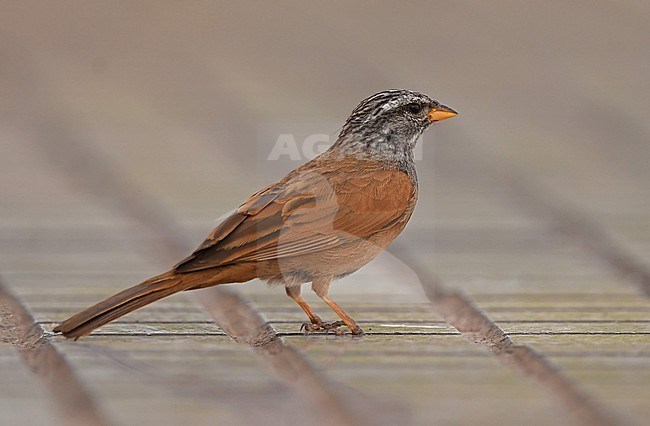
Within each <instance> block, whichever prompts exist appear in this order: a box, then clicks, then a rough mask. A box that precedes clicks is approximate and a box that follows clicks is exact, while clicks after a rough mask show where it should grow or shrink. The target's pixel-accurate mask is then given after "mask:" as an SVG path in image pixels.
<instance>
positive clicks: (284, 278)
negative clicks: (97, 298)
mask: <svg viewBox="0 0 650 426" xmlns="http://www.w3.org/2000/svg"><path fill="white" fill-rule="evenodd" d="M457 114H458V113H457V112H456V111H454V110H453V109H451V108H450V107H447V106H445V105H443V104H441V103H439V102H438V101H436V100H434V99H432V98H430V97H429V96H427V95H424V94H422V93H419V92H415V91H411V90H401V89H400V90H386V91H382V92H379V93H376V94H374V95H372V96H370V97H368V98H366V99H364V100H363V101H361V102H360V103H359V104H358V105H357V106H356V108H354V110H353V111H352V113H351V114H350V116H349V118H348V119H347V120H346V122H345V124H344V125H343V127H342V128H341V131H340V133H339V135H338V138H337V140H336V141H335V142H334V143H333V144H332V146H331V147H330V148H329V149H328V150H327V151H325V152H324V153H322V154H321V155H319V156H317V157H315V158H314V159H312V160H311V161H309V162H307V163H305V164H303V165H302V166H300V167H298V168H296V169H295V170H293V171H291V172H289V174H287V175H286V176H285V177H284V178H282V179H280V180H279V181H277V182H275V183H272V184H271V185H268V186H267V187H265V188H263V189H261V190H259V191H258V192H256V193H254V194H253V195H252V196H250V197H249V198H248V199H247V200H246V202H244V203H243V204H242V205H241V206H239V208H238V209H237V210H236V211H234V212H233V213H232V214H230V215H229V216H228V217H227V218H226V219H225V220H223V221H222V222H221V223H220V224H219V225H218V226H217V227H216V228H214V229H213V230H212V232H210V234H209V235H208V237H207V238H206V239H205V241H204V242H203V243H202V244H201V245H200V246H199V247H198V248H197V249H196V250H195V251H194V252H193V253H192V254H191V255H189V256H188V257H187V258H185V259H183V260H182V261H180V262H179V263H178V264H176V265H175V266H174V267H172V268H171V269H170V270H169V271H167V272H164V273H162V274H160V275H157V276H155V277H152V278H149V279H147V280H145V281H144V282H142V283H140V284H137V285H135V286H133V287H130V288H128V289H126V290H123V291H121V292H119V293H117V294H115V295H113V296H111V297H109V298H108V299H106V300H104V301H101V302H99V303H97V304H95V305H93V306H91V307H89V308H87V309H85V310H83V311H81V312H79V313H77V314H75V315H74V316H72V317H70V318H69V319H67V320H65V321H63V322H62V323H61V324H59V325H57V326H56V327H55V328H54V329H53V331H54V332H55V333H62V334H63V336H65V337H68V338H74V339H75V340H76V339H78V338H79V337H81V336H85V335H88V334H90V333H91V332H92V331H93V330H95V329H96V328H98V327H101V326H102V325H105V324H107V323H109V322H111V321H113V320H115V319H117V318H120V317H122V316H123V315H126V314H128V313H129V312H132V311H134V310H136V309H139V308H141V307H143V306H145V305H148V304H150V303H152V302H155V301H157V300H159V299H162V298H164V297H167V296H170V295H172V294H175V293H178V292H181V291H188V290H195V289H200V288H205V287H211V286H215V285H220V284H228V283H242V282H246V281H250V280H252V279H255V278H259V279H261V280H264V281H266V282H267V283H268V284H270V285H283V286H284V287H285V292H286V294H287V296H289V297H290V298H292V299H293V300H294V301H295V302H296V303H297V304H298V305H299V306H300V308H302V310H303V311H304V312H305V313H306V314H307V317H308V318H309V323H305V324H303V327H302V329H303V330H304V331H305V332H318V331H325V332H329V331H331V330H334V331H335V332H341V334H342V330H340V329H339V327H343V326H347V329H348V330H346V331H347V332H349V333H350V334H352V335H360V334H363V330H362V329H361V327H359V325H358V324H357V322H356V321H355V320H354V319H352V317H350V316H349V315H348V314H347V313H346V312H345V311H343V309H341V307H340V306H339V305H338V304H337V303H336V302H334V300H332V298H331V297H330V296H329V287H330V284H331V283H332V281H334V280H337V279H340V278H343V277H345V276H347V275H350V274H352V273H353V272H355V271H357V270H358V269H360V268H361V267H363V266H364V265H366V264H367V263H368V262H370V261H371V260H372V259H374V258H375V257H376V256H377V255H379V253H381V252H382V251H383V250H384V249H385V248H386V247H387V246H388V245H389V244H390V243H391V242H392V241H393V240H394V239H395V238H396V237H397V236H398V235H399V234H400V233H401V232H402V230H403V229H404V227H405V226H406V224H407V222H408V221H409V219H410V218H411V215H412V213H413V211H414V208H415V205H416V203H417V200H418V178H417V174H416V170H415V161H414V147H415V145H416V142H417V141H418V139H419V137H420V136H421V135H422V133H423V132H424V131H425V130H426V129H427V128H428V127H429V126H431V125H432V124H433V123H436V122H439V121H442V120H446V119H448V118H451V117H454V116H456V115H457ZM305 283H311V288H312V290H313V291H314V292H315V293H316V295H318V297H320V298H321V299H322V300H323V301H324V302H325V303H326V304H327V305H329V307H330V308H331V309H332V310H333V311H334V312H336V314H337V315H338V316H339V317H340V321H332V322H324V321H323V320H321V318H320V317H319V316H318V315H317V314H316V313H315V312H314V310H313V309H312V308H311V306H310V305H309V304H308V303H307V301H306V300H305V299H304V298H303V297H302V295H301V289H302V285H303V284H305ZM344 330H345V329H344ZM337 334H339V333H337ZM345 334H347V333H345Z"/></svg>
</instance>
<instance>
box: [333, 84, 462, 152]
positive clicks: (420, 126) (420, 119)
mask: <svg viewBox="0 0 650 426" xmlns="http://www.w3.org/2000/svg"><path fill="white" fill-rule="evenodd" d="M457 114H458V113H457V112H456V111H454V110H453V109H451V108H449V107H447V106H445V105H442V104H440V103H439V102H438V101H436V100H433V99H431V98H430V97H428V96H427V95H424V94H422V93H418V92H413V91H410V90H387V91H384V92H379V93H377V94H375V95H372V96H370V97H368V98H366V99H364V100H363V101H361V103H360V104H359V105H358V106H357V107H356V108H355V109H354V110H353V111H352V114H350V117H349V118H348V119H347V121H346V122H345V125H344V126H343V129H342V130H341V133H340V134H339V138H338V141H337V143H336V145H338V146H339V147H341V148H344V149H346V150H347V149H354V150H357V149H361V150H366V151H368V150H370V151H372V150H376V151H378V152H379V153H380V154H382V153H384V154H388V153H390V152H394V153H395V154H396V155H397V154H399V153H402V152H406V153H408V152H409V151H412V150H413V147H414V146H415V143H416V141H417V139H418V138H419V137H420V135H421V134H422V132H424V131H425V130H426V129H427V127H429V126H430V125H431V124H433V123H435V122H438V121H442V120H446V119H447V118H451V117H454V116H455V115H457Z"/></svg>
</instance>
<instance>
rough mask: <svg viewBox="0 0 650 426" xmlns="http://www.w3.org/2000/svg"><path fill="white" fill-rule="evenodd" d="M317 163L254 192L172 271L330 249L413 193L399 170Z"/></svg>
mask: <svg viewBox="0 0 650 426" xmlns="http://www.w3.org/2000/svg"><path fill="white" fill-rule="evenodd" d="M317 165H318V167H313V166H314V165H313V164H312V166H311V167H307V165H305V166H303V167H301V168H299V169H297V170H296V171H294V172H292V173H291V174H289V175H288V176H287V177H286V178H285V179H283V180H281V181H279V182H277V183H275V184H273V185H271V186H269V187H267V188H264V189H263V190H261V191H259V192H258V193H256V194H254V195H253V196H252V197H251V198H250V199H249V200H248V201H246V203H244V204H242V206H241V207H239V209H237V211H236V212H235V213H233V214H232V215H231V216H229V217H228V218H227V219H226V220H224V221H223V222H222V223H221V224H220V225H219V226H218V227H217V228H215V229H214V230H213V231H212V233H211V234H210V236H209V237H208V238H207V239H206V240H205V241H204V242H203V244H202V245H201V246H200V247H199V248H198V249H197V250H196V251H195V252H194V253H193V254H192V255H191V256H190V257H188V258H187V259H185V260H183V261H182V262H181V263H179V264H178V265H177V266H176V268H175V270H176V272H190V271H197V270H201V269H207V268H213V267H218V266H223V265H227V264H232V263H237V262H248V261H252V262H258V261H266V260H274V259H279V258H286V257H289V256H301V255H304V254H308V253H314V252H318V251H322V250H330V249H334V248H336V247H337V246H341V245H342V244H345V243H346V242H348V241H350V239H353V238H368V237H370V236H371V235H372V234H374V233H376V232H380V231H381V230H382V229H384V228H386V227H387V226H390V225H391V224H393V223H394V222H395V221H396V220H401V219H402V218H403V217H404V214H405V212H406V211H407V210H408V209H409V208H410V206H411V201H412V199H413V196H414V195H415V192H414V191H415V189H414V187H413V185H412V184H411V181H410V179H409V178H408V176H407V175H406V174H405V173H403V172H401V171H399V170H396V169H386V168H382V167H379V166H378V165H377V164H376V163H375V162H355V164H354V165H348V166H346V165H345V164H342V163H341V162H330V163H328V162H320V163H317ZM314 170H317V171H318V172H315V171H314ZM409 213H410V212H409ZM406 219H408V217H407V218H406Z"/></svg>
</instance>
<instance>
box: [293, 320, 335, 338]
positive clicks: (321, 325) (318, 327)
mask: <svg viewBox="0 0 650 426" xmlns="http://www.w3.org/2000/svg"><path fill="white" fill-rule="evenodd" d="M344 325H345V323H344V322H343V321H332V322H323V321H318V322H315V323H309V322H306V323H303V325H302V327H300V330H301V331H304V332H305V333H313V332H315V331H324V332H325V334H329V333H333V334H336V335H340V334H343V330H339V327H341V326H344Z"/></svg>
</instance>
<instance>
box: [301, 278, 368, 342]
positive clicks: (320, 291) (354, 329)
mask: <svg viewBox="0 0 650 426" xmlns="http://www.w3.org/2000/svg"><path fill="white" fill-rule="evenodd" d="M331 282H332V280H331V279H330V278H317V279H315V280H314V281H312V283H311V289H312V290H314V293H316V294H317V295H318V297H320V298H321V299H323V301H324V302H325V303H327V304H328V305H329V307H330V308H332V310H333V311H334V312H336V314H337V315H338V316H339V317H340V318H341V319H342V320H343V323H345V325H347V326H348V328H349V329H350V333H352V334H363V330H362V329H361V327H359V326H358V325H357V322H356V321H355V320H353V319H352V317H350V316H349V315H348V314H346V313H345V312H344V311H343V309H341V307H340V306H339V305H337V304H336V302H334V301H333V300H332V299H330V297H329V296H328V292H329V288H330V283H331ZM338 322H340V321H338Z"/></svg>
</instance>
